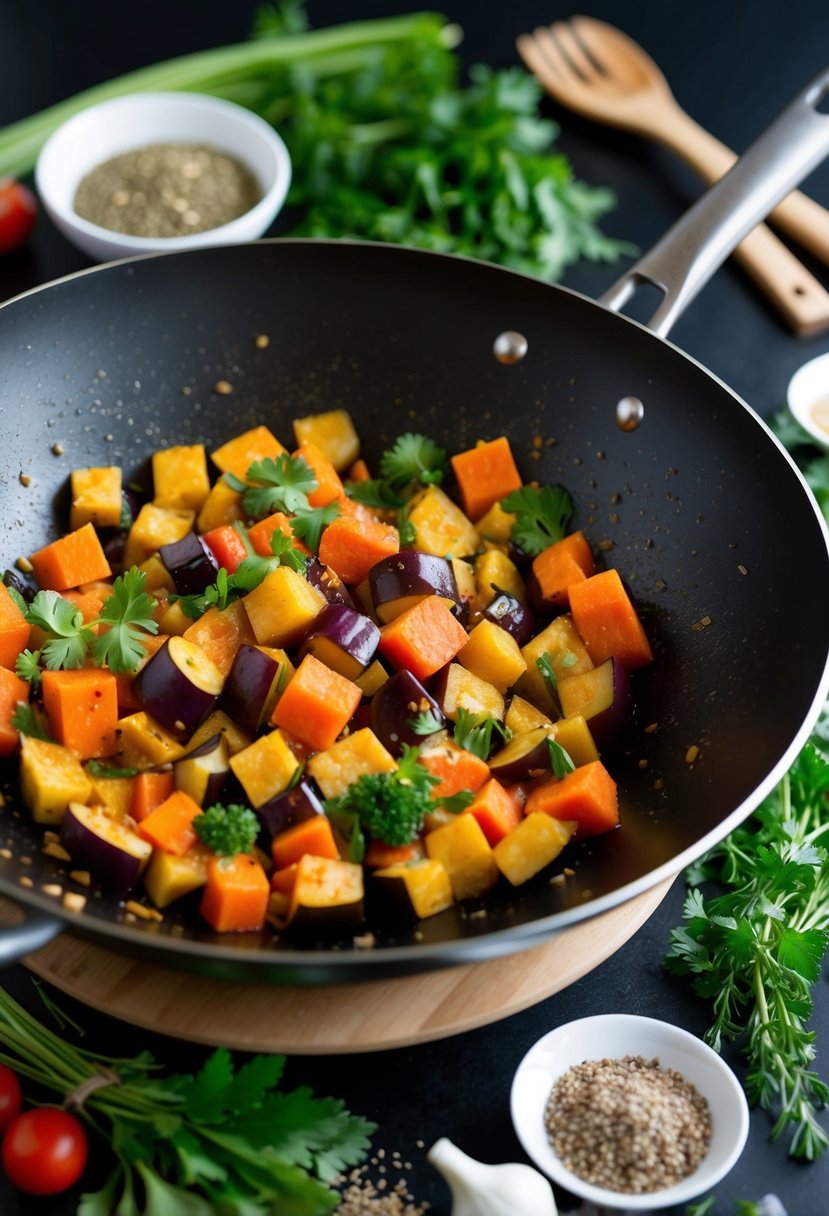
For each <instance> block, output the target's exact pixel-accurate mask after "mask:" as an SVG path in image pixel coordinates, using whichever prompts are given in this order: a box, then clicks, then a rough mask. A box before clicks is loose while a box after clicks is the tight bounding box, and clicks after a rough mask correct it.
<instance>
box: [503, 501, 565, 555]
mask: <svg viewBox="0 0 829 1216" xmlns="http://www.w3.org/2000/svg"><path fill="white" fill-rule="evenodd" d="M501 506H502V508H503V509H504V510H505V511H506V512H507V513H508V514H510V515H514V516H515V522H514V523H513V525H512V528H511V530H510V539H511V540H512V541H513V543H514V544H516V545H517V546H518V547H519V548H520V549H521V550H522V552H524V553H526V554H527V556H528V557H538V555H539V553H542V552H543V551H544V550H545V549H547V548H549V546H550V545H552V544H555V542H556V541H558V540H563V538H564V535H565V531H564V529H565V527H566V526H567V522H568V520H569V519H570V516H571V515H572V514H573V500H572V498H571V497H570V495H569V494H568V493H567V491H566V490H565V489H564V488H563V487H562V486H540V487H539V488H538V489H536V488H534V487H533V486H523V487H522V488H521V489H520V490H513V491H512V493H511V494H508V495H507V496H506V498H503V499H502V500H501Z"/></svg>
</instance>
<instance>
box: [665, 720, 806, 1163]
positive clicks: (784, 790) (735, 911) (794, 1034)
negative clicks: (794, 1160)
mask: <svg viewBox="0 0 829 1216" xmlns="http://www.w3.org/2000/svg"><path fill="white" fill-rule="evenodd" d="M827 796H829V761H827V758H826V757H825V756H824V755H822V754H821V752H820V751H819V750H818V749H817V748H816V747H815V746H813V745H812V744H811V743H810V744H807V746H806V747H805V748H804V750H803V751H802V752H801V753H800V755H799V757H798V759H797V760H796V761H795V764H794V765H793V766H792V768H791V770H790V771H789V773H787V775H786V776H785V777H784V778H783V780H782V781H781V782H780V784H779V785H778V786H777V787H776V789H775V790H774V791H773V792H772V794H771V795H770V796H769V797H768V798H767V799H766V800H765V801H764V802H763V803H762V805H761V807H760V808H759V810H758V811H757V812H756V813H755V814H754V816H752V818H751V819H750V820H748V822H747V823H745V824H744V825H742V826H741V827H739V828H737V829H736V831H734V832H732V834H731V835H730V836H729V837H728V838H727V839H726V840H725V841H723V842H722V844H719V845H717V847H716V848H715V849H714V850H713V851H712V852H711V853H709V854H708V855H707V856H706V857H705V858H703V859H702V861H700V862H698V863H697V864H696V865H695V866H693V867H692V868H691V869H690V870H689V871H688V874H687V878H688V881H689V883H690V884H691V890H690V891H689V893H688V896H687V899H686V901H685V908H684V912H683V916H684V920H685V923H684V924H683V925H682V926H681V927H679V928H677V929H674V930H673V932H672V933H671V944H670V949H669V951H668V955H667V958H666V966H667V967H668V969H669V970H671V971H673V972H674V973H676V974H678V975H688V976H691V977H692V983H693V987H694V991H695V992H697V993H698V994H699V995H700V996H703V997H707V998H709V999H710V1000H711V1001H712V1003H713V1011H714V1021H713V1023H712V1025H711V1026H710V1027H709V1030H708V1032H707V1034H706V1039H707V1041H708V1042H709V1043H710V1044H711V1045H712V1046H713V1047H714V1048H716V1049H718V1050H719V1048H720V1046H721V1043H722V1040H723V1039H736V1040H740V1041H741V1043H742V1045H743V1050H744V1052H745V1055H746V1059H747V1063H748V1070H749V1071H748V1075H747V1078H746V1092H747V1094H748V1097H749V1100H750V1101H751V1102H752V1103H758V1104H759V1105H760V1106H762V1107H763V1108H764V1109H765V1110H767V1111H769V1112H770V1113H771V1114H772V1115H773V1116H774V1118H775V1123H774V1127H773V1129H772V1133H771V1135H772V1138H773V1139H774V1138H777V1137H778V1136H780V1135H782V1134H783V1132H790V1139H789V1152H790V1154H791V1155H792V1156H794V1157H803V1158H806V1159H807V1160H814V1159H815V1158H816V1157H818V1156H820V1154H821V1153H822V1152H823V1151H824V1150H825V1149H826V1147H827V1145H829V1136H827V1133H826V1131H825V1130H824V1129H823V1128H822V1127H821V1126H820V1124H819V1123H818V1121H817V1112H818V1111H819V1110H820V1109H821V1108H822V1107H823V1106H824V1105H825V1104H826V1101H827V1099H828V1098H829V1087H827V1086H826V1085H825V1084H824V1082H823V1081H822V1080H821V1079H820V1078H819V1077H818V1076H817V1074H816V1073H815V1072H814V1071H813V1070H812V1067H811V1065H812V1061H813V1060H814V1055H815V1050H814V1037H815V1036H814V1033H813V1032H812V1031H810V1030H808V1029H807V1028H806V1027H807V1022H808V1019H809V1016H810V1014H811V1011H812V996H811V989H812V985H813V984H814V983H815V982H816V981H817V979H818V978H819V976H820V964H821V959H822V957H823V955H824V953H825V951H826V947H827V941H829V812H827V801H826V800H827ZM711 881H714V882H717V883H718V884H719V885H720V886H722V887H724V888H725V891H724V893H723V894H721V895H717V896H713V897H710V898H706V896H705V895H704V894H703V892H702V891H701V890H700V889H699V886H698V884H700V883H704V882H711Z"/></svg>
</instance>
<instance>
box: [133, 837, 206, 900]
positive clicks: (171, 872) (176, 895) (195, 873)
mask: <svg viewBox="0 0 829 1216" xmlns="http://www.w3.org/2000/svg"><path fill="white" fill-rule="evenodd" d="M212 856H213V854H212V853H211V852H210V850H209V849H204V848H195V849H191V850H190V852H189V853H185V854H184V856H183V857H176V856H174V854H172V853H165V852H164V850H163V849H156V850H155V851H154V853H153V855H152V859H151V860H150V864H149V865H148V866H147V868H146V870H145V871H144V888H145V890H146V892H147V894H148V895H149V897H150V899H151V900H152V901H153V903H154V904H155V905H156V907H157V908H166V907H167V906H168V904H172V903H175V901H176V900H177V899H181V898H182V897H183V896H185V895H189V894H190V892H191V891H197V890H198V889H199V887H203V886H204V884H205V883H206V882H207V863H208V861H209V860H210V858H211V857H212Z"/></svg>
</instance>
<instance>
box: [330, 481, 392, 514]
mask: <svg viewBox="0 0 829 1216" xmlns="http://www.w3.org/2000/svg"><path fill="white" fill-rule="evenodd" d="M345 492H346V494H347V495H348V497H349V498H351V499H352V500H353V501H354V502H359V503H362V505H363V506H364V507H374V509H375V510H378V511H396V510H397V509H398V508H399V507H402V506H403V504H404V502H405V499H404V498H401V497H400V495H399V494H397V493H396V492H395V491H394V490H393V489H392V488H391V486H390V485H389V483H388V482H387V481H385V480H383V478H381V477H373V478H371V479H369V480H368V481H348V482H346V486H345Z"/></svg>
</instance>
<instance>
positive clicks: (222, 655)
mask: <svg viewBox="0 0 829 1216" xmlns="http://www.w3.org/2000/svg"><path fill="white" fill-rule="evenodd" d="M181 636H182V637H183V638H185V640H186V641H188V642H193V643H195V645H196V646H198V647H200V648H201V650H203V651H204V653H205V654H206V655H207V657H208V658H209V659H210V660H211V661H212V662H213V663H214V664H215V665H216V669H217V670H218V672H219V674H220V675H222V676H226V675H227V674H228V672H229V671H230V669H231V667H232V666H233V662H234V660H235V658H236V655H237V654H238V652H239V649H240V647H242V646H245V645H250V644H251V643H253V642H255V641H256V638H255V637H254V634H253V630H252V629H251V627H250V621H249V620H248V614H247V612H246V611H245V605H244V602H243V601H242V600H235V601H234V602H233V603H232V604H228V606H227V608H218V607H216V606H214V607H212V608H208V609H207V612H205V614H204V616H200V617H199V619H198V620H197V621H191V620H190V619H189V618H188V620H187V627H186V629H185V630H184V632H183V634H182V635H181Z"/></svg>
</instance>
